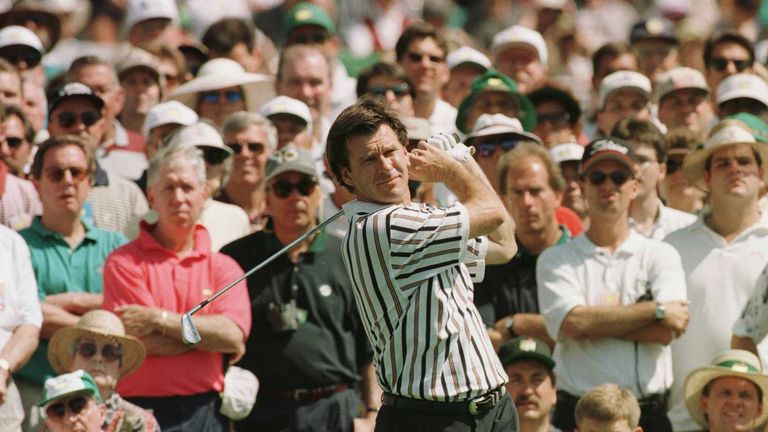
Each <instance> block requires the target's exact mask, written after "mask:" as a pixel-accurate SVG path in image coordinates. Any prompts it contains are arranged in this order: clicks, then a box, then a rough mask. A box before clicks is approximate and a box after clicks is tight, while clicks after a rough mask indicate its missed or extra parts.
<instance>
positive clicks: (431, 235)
mask: <svg viewBox="0 0 768 432" xmlns="http://www.w3.org/2000/svg"><path fill="white" fill-rule="evenodd" d="M344 212H345V213H346V215H347V217H349V219H350V223H349V233H348V234H347V236H346V237H345V239H344V246H343V249H342V255H343V258H344V265H345V266H346V268H347V272H348V273H349V276H350V278H351V280H352V284H353V287H354V292H355V299H356V300H357V306H358V309H359V310H360V313H361V315H362V317H363V325H364V326H365V330H366V333H367V334H368V339H369V340H370V341H371V345H372V346H373V350H374V364H375V365H376V373H377V376H378V381H379V385H380V386H381V387H382V389H383V390H384V391H385V392H388V393H392V394H395V395H399V396H404V397H410V398H416V399H426V400H435V401H457V400H466V399H469V398H472V397H475V396H478V395H481V394H484V393H486V392H488V391H489V390H491V389H494V388H496V387H498V386H500V385H502V384H504V382H506V380H507V376H506V373H505V372H504V368H503V367H502V366H501V362H500V361H499V358H498V356H497V355H496V353H495V352H494V350H493V347H492V346H491V343H490V340H489V339H488V336H487V334H486V332H485V326H484V325H483V322H482V319H481V318H480V314H479V312H478V311H477V308H475V305H474V304H473V303H472V300H473V296H474V288H473V286H472V280H473V278H472V275H471V274H470V268H471V269H472V270H471V271H473V272H475V276H476V277H477V278H479V279H482V272H483V270H484V261H483V259H484V258H485V254H486V252H487V250H488V240H487V239H486V238H485V237H479V238H476V239H469V238H468V236H469V214H468V213H467V210H466V208H464V206H463V205H461V204H459V203H456V204H454V205H453V206H451V207H448V208H435V207H432V206H429V205H425V204H416V203H413V204H410V205H407V206H406V205H379V204H373V203H366V202H360V201H352V202H350V203H347V204H345V205H344ZM475 280H477V279H475Z"/></svg>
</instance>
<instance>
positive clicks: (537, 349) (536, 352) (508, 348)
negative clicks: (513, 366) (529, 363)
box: [499, 336, 555, 370]
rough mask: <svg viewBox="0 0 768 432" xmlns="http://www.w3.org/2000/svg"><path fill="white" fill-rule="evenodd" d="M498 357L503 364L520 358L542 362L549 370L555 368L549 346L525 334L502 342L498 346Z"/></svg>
mask: <svg viewBox="0 0 768 432" xmlns="http://www.w3.org/2000/svg"><path fill="white" fill-rule="evenodd" d="M499 359H501V364H502V365H504V366H507V365H508V364H510V363H514V362H517V361H521V360H536V361H538V362H540V363H543V364H544V366H546V367H547V369H549V370H552V369H554V368H555V361H554V360H553V359H552V350H550V349H549V346H548V345H547V344H546V343H544V342H542V341H540V340H538V339H535V338H530V337H525V336H520V337H516V338H514V339H512V340H511V341H507V342H506V343H504V344H503V345H502V346H501V348H499Z"/></svg>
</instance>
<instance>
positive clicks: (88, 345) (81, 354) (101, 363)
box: [69, 336, 123, 397]
mask: <svg viewBox="0 0 768 432" xmlns="http://www.w3.org/2000/svg"><path fill="white" fill-rule="evenodd" d="M122 359H123V356H122V347H121V346H120V344H118V343H116V342H114V341H113V340H110V339H109V338H104V337H91V336H84V337H83V338H81V339H80V340H79V341H78V343H77V348H76V349H75V354H74V356H73V357H72V364H71V365H70V368H69V370H71V371H76V370H79V369H82V370H84V371H86V372H88V373H89V374H90V375H91V377H93V381H94V382H95V383H96V386H98V387H99V389H110V390H113V389H114V388H115V386H116V385H117V380H118V379H120V363H121V362H122ZM102 396H103V397H107V395H106V394H102Z"/></svg>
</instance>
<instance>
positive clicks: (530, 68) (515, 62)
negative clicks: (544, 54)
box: [494, 43, 547, 93]
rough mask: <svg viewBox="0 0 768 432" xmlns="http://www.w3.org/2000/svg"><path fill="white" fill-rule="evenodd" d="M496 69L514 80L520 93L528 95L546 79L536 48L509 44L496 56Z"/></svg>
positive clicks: (545, 72) (544, 69)
mask: <svg viewBox="0 0 768 432" xmlns="http://www.w3.org/2000/svg"><path fill="white" fill-rule="evenodd" d="M494 66H496V69H497V70H498V71H499V72H501V73H503V74H504V75H507V76H508V77H510V78H512V79H513V80H515V82H516V83H517V88H518V90H519V91H520V92H521V93H530V92H531V91H533V90H536V89H537V88H539V87H540V86H541V83H542V81H543V80H544V79H545V78H546V75H547V68H546V65H543V64H541V61H540V60H539V53H538V51H536V48H534V47H532V46H530V45H528V44H521V43H515V44H509V45H507V46H505V47H504V48H503V49H502V50H501V51H499V53H498V55H497V56H496V63H495V64H494Z"/></svg>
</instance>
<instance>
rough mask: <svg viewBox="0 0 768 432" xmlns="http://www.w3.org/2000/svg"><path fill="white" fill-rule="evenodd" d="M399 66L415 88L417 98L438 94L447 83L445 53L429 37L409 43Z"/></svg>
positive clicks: (447, 73)
mask: <svg viewBox="0 0 768 432" xmlns="http://www.w3.org/2000/svg"><path fill="white" fill-rule="evenodd" d="M400 65H401V66H403V69H405V74H406V75H407V76H408V79H409V81H410V82H411V83H412V84H413V85H414V87H415V88H416V96H417V97H419V96H420V95H434V94H437V93H439V92H440V89H441V88H442V87H443V85H445V83H446V82H447V81H448V75H449V72H448V67H447V66H446V65H445V53H444V52H443V50H442V49H440V46H439V45H438V44H437V42H436V41H435V40H434V39H432V38H431V37H427V38H422V39H414V40H413V41H411V43H410V44H409V45H408V49H407V50H406V51H405V55H403V58H402V59H400Z"/></svg>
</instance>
